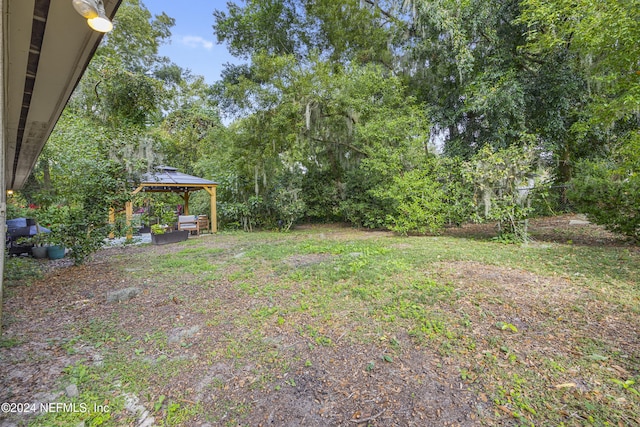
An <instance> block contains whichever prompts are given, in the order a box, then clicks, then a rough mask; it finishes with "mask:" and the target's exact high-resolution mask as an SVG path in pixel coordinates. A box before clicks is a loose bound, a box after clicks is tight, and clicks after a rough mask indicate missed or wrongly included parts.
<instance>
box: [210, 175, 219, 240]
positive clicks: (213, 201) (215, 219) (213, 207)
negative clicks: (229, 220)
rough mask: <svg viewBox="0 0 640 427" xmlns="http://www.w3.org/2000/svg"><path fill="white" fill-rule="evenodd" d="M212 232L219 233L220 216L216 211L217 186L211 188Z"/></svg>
mask: <svg viewBox="0 0 640 427" xmlns="http://www.w3.org/2000/svg"><path fill="white" fill-rule="evenodd" d="M210 194H211V232H212V233H217V232H218V214H217V211H216V186H215V185H214V186H212V187H211V193H210Z"/></svg>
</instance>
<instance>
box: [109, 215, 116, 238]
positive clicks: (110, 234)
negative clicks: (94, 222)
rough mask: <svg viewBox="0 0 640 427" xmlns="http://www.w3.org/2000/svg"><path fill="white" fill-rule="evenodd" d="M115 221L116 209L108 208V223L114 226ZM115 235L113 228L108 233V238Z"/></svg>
mask: <svg viewBox="0 0 640 427" xmlns="http://www.w3.org/2000/svg"><path fill="white" fill-rule="evenodd" d="M115 223H116V210H115V209H114V208H109V225H111V226H114V225H115ZM115 237H116V235H115V233H114V232H113V230H112V231H111V232H110V233H109V238H110V239H113V238H115Z"/></svg>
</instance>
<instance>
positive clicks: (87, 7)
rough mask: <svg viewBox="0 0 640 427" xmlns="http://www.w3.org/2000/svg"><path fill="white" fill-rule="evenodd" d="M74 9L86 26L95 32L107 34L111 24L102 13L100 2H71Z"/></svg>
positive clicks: (84, 0) (102, 8) (79, 0)
mask: <svg viewBox="0 0 640 427" xmlns="http://www.w3.org/2000/svg"><path fill="white" fill-rule="evenodd" d="M71 3H72V4H73V7H74V9H75V10H76V11H77V12H78V13H79V14H80V15H82V17H84V18H86V19H87V24H89V26H90V27H91V28H92V29H94V30H95V31H98V32H101V33H108V32H109V31H111V30H112V29H113V24H112V23H111V21H110V20H109V18H107V15H106V14H105V12H104V3H103V2H102V0H71Z"/></svg>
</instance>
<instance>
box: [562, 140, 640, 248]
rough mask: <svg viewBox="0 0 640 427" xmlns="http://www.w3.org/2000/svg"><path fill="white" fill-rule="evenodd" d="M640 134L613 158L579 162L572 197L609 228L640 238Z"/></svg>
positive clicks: (577, 204) (594, 218)
mask: <svg viewBox="0 0 640 427" xmlns="http://www.w3.org/2000/svg"><path fill="white" fill-rule="evenodd" d="M639 153H640V133H638V132H636V133H634V134H633V135H632V136H631V140H630V141H629V142H628V143H627V144H626V145H625V147H624V148H623V149H622V150H621V151H620V154H619V156H617V157H615V158H611V159H598V160H584V161H582V162H580V163H579V164H578V165H577V168H576V169H577V171H576V176H575V178H574V179H573V180H572V181H571V184H572V188H571V190H570V192H569V198H570V200H571V202H572V203H573V204H574V205H575V207H576V209H578V211H580V212H584V213H586V214H587V215H588V217H589V219H590V220H592V221H593V222H595V223H597V224H600V225H603V226H605V227H606V228H607V229H608V230H610V231H613V232H616V233H620V234H624V235H626V236H629V237H631V238H632V239H635V240H636V241H640V214H639V212H640V198H639V197H638V195H639V194H640V154H639Z"/></svg>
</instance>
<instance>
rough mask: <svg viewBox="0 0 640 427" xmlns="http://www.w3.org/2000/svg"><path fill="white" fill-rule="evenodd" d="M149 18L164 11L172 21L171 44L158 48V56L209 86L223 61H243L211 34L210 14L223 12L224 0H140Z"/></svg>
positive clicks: (220, 68) (217, 77)
mask: <svg viewBox="0 0 640 427" xmlns="http://www.w3.org/2000/svg"><path fill="white" fill-rule="evenodd" d="M142 3H143V4H144V5H145V6H146V7H147V9H149V11H150V12H151V14H152V15H156V14H159V13H162V12H165V13H166V14H167V15H169V16H170V17H172V18H174V19H175V20H176V24H175V26H174V27H173V28H172V29H171V34H172V36H171V43H170V44H166V45H163V46H162V47H161V48H160V55H163V56H168V57H169V58H171V60H172V61H173V62H174V63H176V64H177V65H179V66H180V67H182V68H188V69H190V70H191V71H192V73H193V74H197V75H201V76H204V78H205V80H206V82H207V83H209V84H212V83H214V82H216V81H217V80H219V79H220V72H221V71H222V66H223V64H225V63H226V62H231V63H235V64H239V63H242V62H244V61H242V60H239V59H237V58H234V57H233V56H231V55H230V54H229V52H227V49H226V47H225V45H220V44H218V43H217V41H216V36H215V35H214V34H213V23H214V19H213V11H214V10H215V9H218V10H226V9H227V8H226V4H227V1H225V0H143V1H142Z"/></svg>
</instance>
